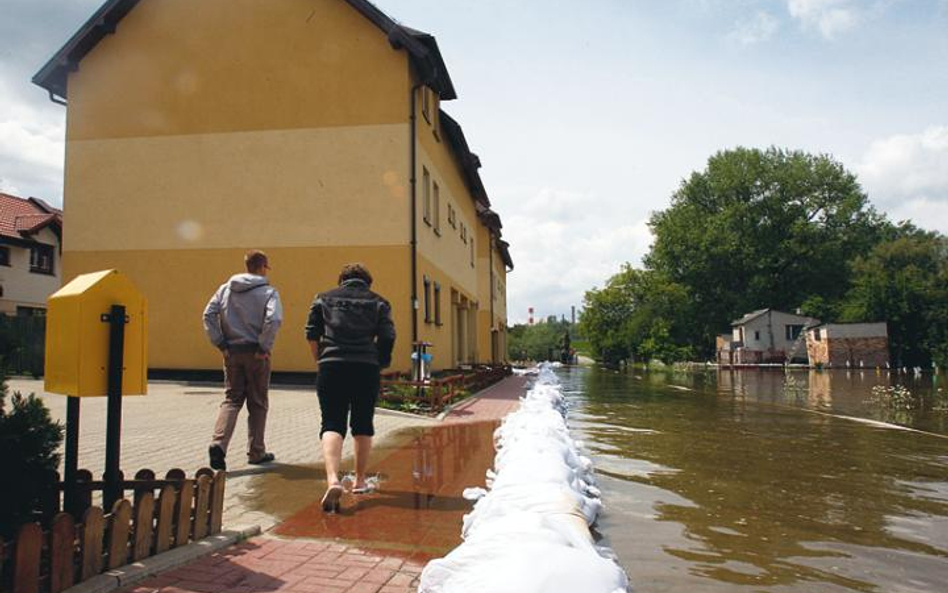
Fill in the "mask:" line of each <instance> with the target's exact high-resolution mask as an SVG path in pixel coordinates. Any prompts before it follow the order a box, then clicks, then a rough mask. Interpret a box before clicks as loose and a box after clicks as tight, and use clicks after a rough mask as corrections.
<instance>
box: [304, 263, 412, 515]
mask: <svg viewBox="0 0 948 593" xmlns="http://www.w3.org/2000/svg"><path fill="white" fill-rule="evenodd" d="M371 285H372V275H371V274H370V273H369V271H368V270H367V269H366V268H365V266H363V265H362V264H358V263H356V264H347V265H346V266H343V268H342V272H341V273H340V274H339V286H338V287H336V288H334V289H333V290H330V291H328V292H324V293H320V294H318V295H316V299H315V300H314V301H313V305H312V306H311V307H310V310H309V319H308V321H307V323H306V339H307V341H309V345H310V349H311V350H312V352H313V359H314V360H316V362H317V364H318V365H319V374H318V376H317V379H316V392H317V395H318V396H319V409H320V412H321V413H322V426H321V428H320V431H319V436H320V440H321V441H322V447H323V461H324V463H325V465H326V494H325V495H324V496H323V500H322V507H323V510H324V511H327V512H330V511H335V510H337V509H338V507H339V498H340V497H341V496H342V491H343V489H342V485H341V484H340V482H339V466H340V464H341V461H342V443H343V440H345V436H346V424H347V420H348V424H349V426H350V427H351V429H352V436H353V438H354V439H355V484H354V485H353V489H352V491H353V493H355V494H361V493H365V492H368V491H369V489H370V488H369V484H368V483H367V481H366V468H367V466H368V463H369V453H370V452H371V450H372V436H373V435H374V434H375V427H374V426H373V423H372V420H373V417H374V415H375V402H376V400H377V399H378V395H379V380H380V377H379V375H380V372H381V369H383V368H385V367H387V366H389V364H391V362H392V348H393V347H394V345H395V324H394V323H392V307H391V305H389V303H388V301H386V300H385V299H384V298H382V297H381V296H379V295H377V294H375V293H374V292H372V291H371V290H369V287H370V286H371Z"/></svg>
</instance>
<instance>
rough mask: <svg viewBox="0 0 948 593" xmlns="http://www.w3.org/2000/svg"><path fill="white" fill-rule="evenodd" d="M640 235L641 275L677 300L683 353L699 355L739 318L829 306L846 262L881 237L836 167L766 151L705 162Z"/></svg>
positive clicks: (874, 217)
mask: <svg viewBox="0 0 948 593" xmlns="http://www.w3.org/2000/svg"><path fill="white" fill-rule="evenodd" d="M650 226H651V228H652V232H653V234H654V236H655V243H654V245H653V246H652V250H651V252H650V253H649V254H648V255H647V256H646V258H645V264H646V268H647V269H650V270H654V271H656V272H659V273H661V274H662V275H664V276H665V277H667V279H668V280H669V281H670V282H672V283H674V284H676V285H680V286H681V287H683V289H684V290H685V291H686V292H687V294H688V295H689V302H688V303H687V306H688V311H686V312H683V313H684V316H685V317H687V318H688V319H689V332H688V333H689V335H688V338H687V343H688V345H690V346H692V347H693V348H694V349H695V350H696V351H697V352H699V353H705V354H709V353H710V352H711V350H712V348H713V344H714V337H715V335H716V334H717V333H718V332H719V331H720V330H721V329H722V328H726V327H728V324H729V322H730V321H732V320H733V319H735V318H737V317H739V316H740V315H742V314H744V313H746V312H747V311H752V310H754V309H759V308H762V307H774V308H778V309H790V310H793V309H794V308H796V307H798V306H799V305H800V304H801V303H803V302H804V301H806V300H807V299H810V298H812V297H814V296H819V297H820V298H822V299H823V303H824V304H825V303H836V302H839V301H840V300H841V299H842V297H843V295H844V294H845V292H846V290H847V288H848V285H849V268H848V266H847V265H846V262H847V261H849V259H850V258H851V257H852V254H858V253H866V252H868V251H869V250H870V249H871V248H872V247H873V246H874V245H875V244H877V243H878V242H879V240H880V239H881V238H882V237H883V236H884V235H885V233H886V232H887V230H888V229H889V228H890V225H889V224H888V223H887V222H886V221H885V219H884V218H883V217H882V216H880V215H878V214H877V213H876V212H875V210H874V209H873V208H872V207H871V206H869V204H868V201H867V198H866V195H865V193H864V192H863V191H862V189H861V187H860V186H859V184H858V182H857V181H856V178H855V176H854V175H853V174H851V173H849V172H848V171H846V170H845V168H844V167H843V166H842V165H841V164H840V163H839V162H837V161H835V160H833V159H832V158H831V157H829V156H826V155H819V156H814V155H810V154H806V153H804V152H799V151H785V150H780V149H776V148H771V149H769V150H765V151H762V150H758V149H746V148H737V149H734V150H727V151H723V152H719V153H718V154H716V155H714V156H713V157H711V158H710V159H709V161H708V165H707V168H706V169H705V170H704V171H700V172H695V173H693V174H692V175H691V177H689V178H688V179H687V180H685V181H683V182H682V184H681V186H680V187H679V189H678V191H676V192H675V194H674V195H673V196H672V204H671V207H669V208H668V209H667V210H664V211H661V212H658V213H656V214H654V215H653V216H652V219H651V221H650Z"/></svg>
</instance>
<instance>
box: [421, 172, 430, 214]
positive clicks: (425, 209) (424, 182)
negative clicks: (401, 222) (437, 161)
mask: <svg viewBox="0 0 948 593" xmlns="http://www.w3.org/2000/svg"><path fill="white" fill-rule="evenodd" d="M421 186H422V187H421V191H422V202H421V213H422V218H423V219H424V221H425V222H426V223H428V224H429V225H430V224H431V173H428V169H427V168H425V167H422V168H421Z"/></svg>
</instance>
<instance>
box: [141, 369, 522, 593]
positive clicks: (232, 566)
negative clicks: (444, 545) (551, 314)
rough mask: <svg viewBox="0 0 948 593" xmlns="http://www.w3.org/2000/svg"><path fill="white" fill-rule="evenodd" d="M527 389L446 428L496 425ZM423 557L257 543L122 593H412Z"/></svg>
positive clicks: (483, 401) (502, 395)
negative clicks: (456, 424) (481, 424)
mask: <svg viewBox="0 0 948 593" xmlns="http://www.w3.org/2000/svg"><path fill="white" fill-rule="evenodd" d="M525 384H526V379H524V378H523V377H516V376H515V377H509V378H507V379H505V380H504V381H501V382H500V383H498V384H496V385H494V386H492V387H490V388H488V389H487V390H485V391H483V392H481V393H480V394H478V396H477V397H474V398H471V399H470V400H468V401H465V402H462V403H461V404H460V405H458V406H457V407H455V408H454V409H453V410H452V411H451V412H450V413H449V414H447V416H446V417H445V419H444V422H445V423H447V424H450V423H458V422H485V421H491V420H499V419H500V418H503V417H504V416H506V415H507V414H508V413H509V412H511V411H513V410H514V409H515V408H516V407H517V404H518V403H519V398H520V396H521V395H523V392H524V386H525ZM350 520H351V519H350ZM429 557H430V556H429V555H426V554H424V553H421V552H411V551H409V552H407V553H405V554H404V555H402V556H398V555H396V554H395V553H393V552H392V551H391V550H386V551H384V552H372V551H368V550H364V549H361V548H359V547H357V546H351V545H347V544H342V543H338V542H333V541H328V540H306V539H294V540H287V539H275V538H270V537H266V536H262V537H257V538H253V539H251V540H248V541H246V542H243V543H240V544H237V545H234V546H231V547H230V548H228V549H226V550H222V551H220V552H215V553H213V554H210V555H208V556H204V557H202V558H199V559H197V560H195V561H194V562H192V563H190V564H188V565H186V566H182V567H179V568H176V569H173V570H170V571H167V572H164V573H162V574H160V575H158V576H153V577H149V578H148V579H146V580H144V581H142V582H141V583H139V584H138V585H136V586H134V587H131V588H127V589H125V590H124V593H223V592H228V593H269V592H273V591H288V592H291V593H414V592H415V591H417V589H418V577H419V575H420V574H421V571H422V569H423V568H424V565H425V562H427V560H428V559H429Z"/></svg>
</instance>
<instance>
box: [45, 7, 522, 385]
mask: <svg viewBox="0 0 948 593" xmlns="http://www.w3.org/2000/svg"><path fill="white" fill-rule="evenodd" d="M33 80H34V82H35V83H36V84H38V85H40V86H41V87H43V88H45V89H46V90H47V91H49V94H50V98H51V99H52V100H53V101H56V102H61V103H64V104H67V103H68V107H67V129H66V168H65V187H64V212H65V214H64V220H65V228H66V229H67V230H66V232H65V237H64V244H63V276H64V278H65V279H67V280H68V279H70V278H72V277H74V276H75V275H77V274H81V273H85V272H89V271H94V270H101V269H107V268H115V269H119V270H122V271H123V272H125V273H126V274H128V276H129V277H130V278H131V279H132V280H133V282H134V283H135V284H136V285H137V286H138V287H139V288H140V289H141V290H142V292H143V293H144V294H145V295H146V296H147V298H148V300H149V307H150V311H149V318H150V328H149V345H148V350H149V356H150V361H149V362H150V366H151V368H153V369H214V368H218V367H219V365H220V361H219V355H218V353H217V351H216V350H215V349H214V348H212V347H211V346H210V345H209V344H208V343H207V341H206V339H205V337H204V335H203V330H202V328H201V312H202V310H203V308H204V305H205V304H206V302H207V300H208V298H209V297H210V295H211V294H212V292H213V291H214V290H215V289H216V287H217V286H218V285H219V284H220V283H221V282H223V281H224V280H225V279H226V278H227V277H228V276H229V275H230V274H232V273H236V272H239V271H242V269H241V268H242V257H243V253H244V252H245V251H246V250H247V249H249V248H259V249H263V250H265V251H266V252H267V253H268V254H269V255H270V259H271V265H272V267H273V270H272V272H271V275H270V278H271V282H272V283H273V284H274V285H275V286H276V287H277V288H278V289H279V291H280V294H281V296H282V298H283V304H284V309H285V322H284V328H283V329H282V330H281V332H280V334H279V336H278V337H277V343H276V347H275V350H274V368H275V370H278V371H311V370H313V368H314V365H313V363H312V361H311V359H310V354H309V351H308V348H307V346H306V343H305V339H304V337H303V325H304V324H305V319H306V314H307V312H308V309H309V305H310V302H311V300H312V298H313V295H314V294H315V293H316V292H319V291H323V290H327V289H329V288H331V287H332V286H334V285H335V283H336V277H337V274H338V272H339V269H340V268H341V266H342V265H343V264H345V263H347V262H351V261H361V262H364V263H365V264H367V266H368V267H369V269H370V270H371V271H372V273H373V275H374V276H375V284H374V286H373V289H374V290H376V291H377V292H379V293H380V294H382V295H383V296H385V297H386V298H388V299H389V300H390V301H391V303H392V309H393V315H394V318H395V321H396V324H397V330H398V335H399V339H398V342H397V344H396V350H395V355H394V363H393V367H394V368H396V369H399V370H407V369H408V368H409V365H410V363H409V360H410V359H409V354H410V350H411V343H412V342H413V341H416V340H423V341H428V342H431V343H432V344H433V348H432V350H431V351H432V353H433V354H434V368H435V369H439V368H448V367H454V366H457V365H458V364H464V363H478V362H490V361H502V360H505V359H506V352H505V342H506V340H505V331H506V296H505V286H506V274H507V272H508V271H509V270H510V269H512V268H513V264H512V262H511V259H510V254H509V251H508V245H507V243H505V242H504V241H502V239H501V225H500V219H499V217H498V216H497V215H496V214H495V213H494V212H492V211H491V210H490V202H489V200H488V197H487V193H486V191H485V190H484V187H483V184H482V183H481V179H480V176H479V174H478V169H479V167H480V161H479V159H478V158H477V156H476V155H474V154H473V153H472V152H471V151H470V149H469V148H468V145H467V142H466V140H465V138H464V134H463V131H462V130H461V127H460V126H459V125H458V124H457V122H455V121H454V120H453V119H452V118H450V117H449V116H448V115H447V114H446V113H445V112H444V111H443V110H442V109H441V106H440V103H441V101H442V100H450V99H454V98H456V94H455V91H454V87H453V84H452V82H451V79H450V77H449V75H448V72H447V69H446V67H445V65H444V62H443V60H442V58H441V54H440V52H439V50H438V46H437V43H436V41H435V39H434V37H432V36H431V35H428V34H427V33H422V32H419V31H415V30H413V29H410V28H408V27H405V26H403V25H400V24H397V23H396V22H394V21H393V20H392V19H390V18H389V17H388V16H386V15H385V14H383V13H382V12H381V11H379V10H378V9H377V8H376V7H375V6H373V5H372V4H371V3H369V2H367V1H365V0H267V1H266V2H260V1H259V0H201V1H200V2H195V1H194V0H161V1H157V0H140V1H139V0H109V1H108V2H106V3H105V4H104V5H103V6H102V7H101V8H100V9H99V10H98V11H96V13H95V14H94V15H93V16H92V17H91V18H90V20H89V21H88V22H87V23H86V24H85V25H84V26H83V27H82V28H81V29H80V30H79V31H78V32H77V33H76V34H75V35H74V36H73V37H72V38H71V39H70V40H69V41H68V42H67V43H66V45H65V46H64V47H63V48H62V49H61V50H60V51H59V52H58V53H57V54H56V55H55V56H53V58H52V59H51V60H50V61H49V62H48V63H47V64H46V66H44V67H43V69H42V70H40V72H39V73H38V74H37V75H36V76H35V77H34V79H33Z"/></svg>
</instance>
